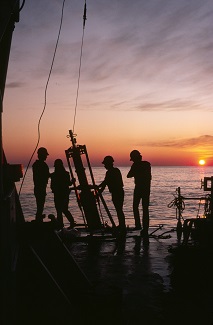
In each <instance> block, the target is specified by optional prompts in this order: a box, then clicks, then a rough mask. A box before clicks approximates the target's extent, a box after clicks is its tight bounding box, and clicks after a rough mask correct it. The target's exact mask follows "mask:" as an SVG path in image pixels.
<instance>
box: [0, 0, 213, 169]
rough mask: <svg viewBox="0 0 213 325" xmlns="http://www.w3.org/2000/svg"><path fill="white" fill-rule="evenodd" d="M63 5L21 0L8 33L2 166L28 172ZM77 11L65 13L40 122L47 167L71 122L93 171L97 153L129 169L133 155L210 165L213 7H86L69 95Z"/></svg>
mask: <svg viewBox="0 0 213 325" xmlns="http://www.w3.org/2000/svg"><path fill="white" fill-rule="evenodd" d="M62 2H63V1H62V0H58V1H51V2H50V1H48V0H43V1H41V0H37V1H36V2H35V3H34V2H28V1H26V3H25V5H24V7H23V9H22V11H21V13H20V22H19V23H17V24H16V28H15V30H14V34H13V41H12V47H11V54H10V62H9V68H8V76H7V85H6V89H5V96H4V102H3V109H4V113H3V146H4V150H5V153H6V157H7V160H8V162H10V163H23V164H24V165H27V163H28V162H29V159H30V157H31V155H32V153H33V151H34V149H35V146H36V143H37V140H38V133H37V129H38V121H39V118H40V116H41V113H42V111H43V109H44V103H45V86H46V83H47V80H48V75H49V72H50V66H51V62H52V59H53V53H54V49H55V46H56V40H57V36H58V32H59V25H60V18H61V10H62ZM83 7H84V1H80V0H79V1H76V2H69V1H66V4H65V7H64V15H63V24H62V29H61V32H60V38H59V43H58V47H57V51H56V56H55V60H54V64H53V69H52V73H51V76H50V80H49V84H48V87H47V92H46V107H45V110H44V114H43V116H42V119H41V124H40V135H41V138H40V142H39V146H45V147H47V149H48V151H49V154H50V155H49V157H48V163H49V164H50V165H51V164H53V161H54V160H55V159H57V158H62V159H64V160H65V154H64V151H65V150H66V149H68V148H69V147H70V146H71V143H70V141H69V139H68V138H67V137H66V136H67V134H68V133H69V130H70V129H71V130H72V129H73V124H74V120H75V124H74V132H75V133H76V134H77V140H78V143H79V144H85V145H86V146H87V150H88V153H89V157H90V161H91V164H92V165H94V166H95V165H101V161H102V159H103V157H104V156H105V155H112V156H113V157H114V159H115V164H116V165H117V166H124V165H127V166H128V165H130V163H131V162H130V161H129V153H130V151H131V150H133V149H138V150H139V151H140V152H141V153H142V155H143V158H144V159H145V160H148V161H150V162H151V164H152V165H176V166H177V165H197V164H198V161H199V160H200V159H205V160H206V164H207V165H212V164H213V152H212V147H213V135H212V103H213V93H212V83H213V75H212V74H211V71H213V70H212V68H213V67H212V56H213V46H212V34H211V33H210V32H209V33H208V31H211V30H212V29H213V20H212V17H211V15H209V12H211V11H213V3H212V2H208V3H205V2H203V1H196V2H193V1H191V2H186V1H185V0H179V1H176V0H171V1H169V2H168V1H166V2H161V6H158V5H157V3H156V1H154V0H150V1H149V2H148V3H147V2H143V1H139V0H136V1H134V4H133V3H131V2H129V1H127V0H122V1H121V0H119V1H116V2H110V3H107V4H105V3H104V2H103V1H101V2H100V1H98V0H90V1H89V2H88V4H87V21H86V28H85V31H84V42H83V51H82V54H83V55H82V61H81V70H80V71H81V74H80V83H79V89H78V98H77V85H78V77H79V64H80V49H81V40H82V32H83V29H82V13H83ZM201 18H202V19H201ZM76 99H77V107H76V106H75V105H76ZM75 107H76V116H75ZM74 116H75V119H74ZM35 159H36V155H34V157H33V159H32V160H33V161H34V160H35Z"/></svg>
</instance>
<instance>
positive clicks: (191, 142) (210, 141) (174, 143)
mask: <svg viewBox="0 0 213 325" xmlns="http://www.w3.org/2000/svg"><path fill="white" fill-rule="evenodd" d="M143 145H146V146H152V147H161V148H162V147H165V148H177V149H187V148H196V147H203V148H205V149H210V148H211V149H212V148H213V136H212V135H201V136H199V137H197V138H188V139H177V140H175V139H174V140H169V141H159V142H147V143H146V144H143Z"/></svg>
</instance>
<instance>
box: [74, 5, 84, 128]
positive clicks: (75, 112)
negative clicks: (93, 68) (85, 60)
mask: <svg viewBox="0 0 213 325" xmlns="http://www.w3.org/2000/svg"><path fill="white" fill-rule="evenodd" d="M86 20H87V4H86V0H85V3H84V15H83V34H82V39H81V51H80V62H79V69H78V82H77V91H76V99H75V109H74V119H73V127H72V131H73V133H74V130H75V120H76V115H77V106H78V94H79V87H80V77H81V61H82V53H83V43H84V30H85V24H86Z"/></svg>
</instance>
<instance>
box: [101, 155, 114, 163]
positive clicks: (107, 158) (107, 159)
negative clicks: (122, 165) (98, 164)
mask: <svg viewBox="0 0 213 325" xmlns="http://www.w3.org/2000/svg"><path fill="white" fill-rule="evenodd" d="M113 162H114V159H113V158H112V156H106V157H104V160H103V161H102V164H107V163H108V164H109V163H111V164H112V163H113Z"/></svg>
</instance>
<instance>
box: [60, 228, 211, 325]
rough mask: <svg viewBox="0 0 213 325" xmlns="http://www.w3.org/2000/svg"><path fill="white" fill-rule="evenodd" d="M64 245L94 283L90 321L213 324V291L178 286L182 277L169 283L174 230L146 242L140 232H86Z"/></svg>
mask: <svg viewBox="0 0 213 325" xmlns="http://www.w3.org/2000/svg"><path fill="white" fill-rule="evenodd" d="M161 232H162V231H159V232H158V233H156V234H160V233H161ZM165 237H167V236H165ZM65 238H66V235H65ZM65 243H66V245H67V247H68V249H69V251H70V252H71V254H72V256H73V257H74V258H75V260H76V262H77V263H78V265H79V266H80V268H81V269H82V271H83V272H84V273H85V275H86V277H87V278H88V280H89V281H90V282H91V283H92V286H93V290H92V293H91V296H90V298H89V299H90V303H91V315H92V316H91V317H92V320H90V322H91V324H131V325H134V324H176V323H177V324H178V323H179V324H180V323H181V324H202V325H205V324H206V325H207V324H209V325H210V324H213V316H212V306H213V304H212V303H213V299H212V298H211V293H212V291H211V292H210V291H208V290H206V289H205V288H204V287H203V289H202V290H197V291H196V290H194V287H193V283H190V281H189V287H187V286H186V285H185V283H184V285H183V288H182V289H181V290H178V288H177V287H178V285H179V284H178V281H179V282H181V281H182V277H180V278H179V277H177V276H176V279H175V281H174V277H173V282H172V281H171V274H172V272H173V268H174V264H173V263H172V257H173V254H171V253H170V252H169V248H171V247H172V245H173V246H176V245H177V239H176V232H175V233H172V232H171V237H170V238H157V237H150V239H149V245H147V243H144V242H143V239H142V238H141V236H140V232H139V231H128V233H127V235H126V237H124V238H120V239H115V238H113V237H110V236H106V237H104V238H103V237H101V236H100V237H99V236H92V237H91V236H85V234H84V235H80V236H79V237H77V238H76V240H74V241H69V240H66V239H65ZM185 262H186V261H185V260H183V261H180V263H181V264H184V263H185ZM188 272H191V270H188ZM188 274H189V273H186V276H187V275H188ZM195 274H196V271H195ZM183 276H184V274H183ZM192 278H193V277H192ZM201 278H202V277H201ZM193 279H194V278H193ZM193 279H192V280H193ZM176 280H177V281H176ZM183 282H184V281H183ZM201 282H202V281H201ZM176 284H178V285H176ZM196 285H198V286H201V287H202V285H203V283H200V284H198V283H197V284H196V283H194V286H195V287H196ZM207 286H208V284H207ZM180 287H181V285H180Z"/></svg>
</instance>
